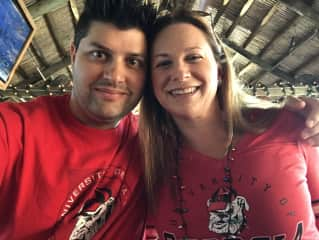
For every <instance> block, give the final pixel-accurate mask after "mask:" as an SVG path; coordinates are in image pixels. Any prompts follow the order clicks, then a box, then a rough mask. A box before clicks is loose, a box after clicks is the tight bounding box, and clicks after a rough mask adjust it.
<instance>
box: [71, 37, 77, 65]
mask: <svg viewBox="0 0 319 240" xmlns="http://www.w3.org/2000/svg"><path fill="white" fill-rule="evenodd" d="M75 54H76V47H75V45H74V42H72V43H71V46H70V58H71V65H72V64H73V63H74V61H75Z"/></svg>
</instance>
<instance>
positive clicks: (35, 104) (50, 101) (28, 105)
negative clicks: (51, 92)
mask: <svg viewBox="0 0 319 240" xmlns="http://www.w3.org/2000/svg"><path fill="white" fill-rule="evenodd" d="M68 98H69V97H68V95H64V96H41V97H37V98H35V99H33V100H31V101H28V102H22V103H14V102H3V103H1V104H0V112H2V111H14V112H21V111H27V112H28V111H33V110H35V109H42V108H43V109H47V108H50V107H52V106H55V105H60V104H63V102H66V101H67V99H68ZM60 106H61V105H60Z"/></svg>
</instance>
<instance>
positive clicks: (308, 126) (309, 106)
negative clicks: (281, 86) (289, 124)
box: [285, 97, 319, 146]
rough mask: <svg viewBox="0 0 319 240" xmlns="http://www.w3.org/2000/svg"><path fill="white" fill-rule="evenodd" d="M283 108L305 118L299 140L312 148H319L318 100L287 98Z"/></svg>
mask: <svg viewBox="0 0 319 240" xmlns="http://www.w3.org/2000/svg"><path fill="white" fill-rule="evenodd" d="M285 107H286V108H287V109H289V110H290V111H293V112H296V113H298V114H301V115H302V116H304V118H305V129H304V130H303V131H302V133H301V138H302V139H304V140H306V141H308V143H309V144H310V145H312V146H319V99H316V98H310V97H299V98H296V97H287V100H286V103H285Z"/></svg>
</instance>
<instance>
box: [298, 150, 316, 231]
mask: <svg viewBox="0 0 319 240" xmlns="http://www.w3.org/2000/svg"><path fill="white" fill-rule="evenodd" d="M302 147H303V151H304V154H305V157H306V161H307V181H308V187H309V191H310V194H311V202H312V208H313V211H314V214H315V217H316V225H317V228H318V229H319V147H311V146H309V145H308V144H302Z"/></svg>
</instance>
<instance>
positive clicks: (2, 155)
mask: <svg viewBox="0 0 319 240" xmlns="http://www.w3.org/2000/svg"><path fill="white" fill-rule="evenodd" d="M7 139H8V138H7V131H6V127H5V123H4V120H3V118H2V114H1V113H0V189H1V186H2V185H3V181H4V175H5V171H6V169H7V165H8V161H9V160H8V142H7Z"/></svg>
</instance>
